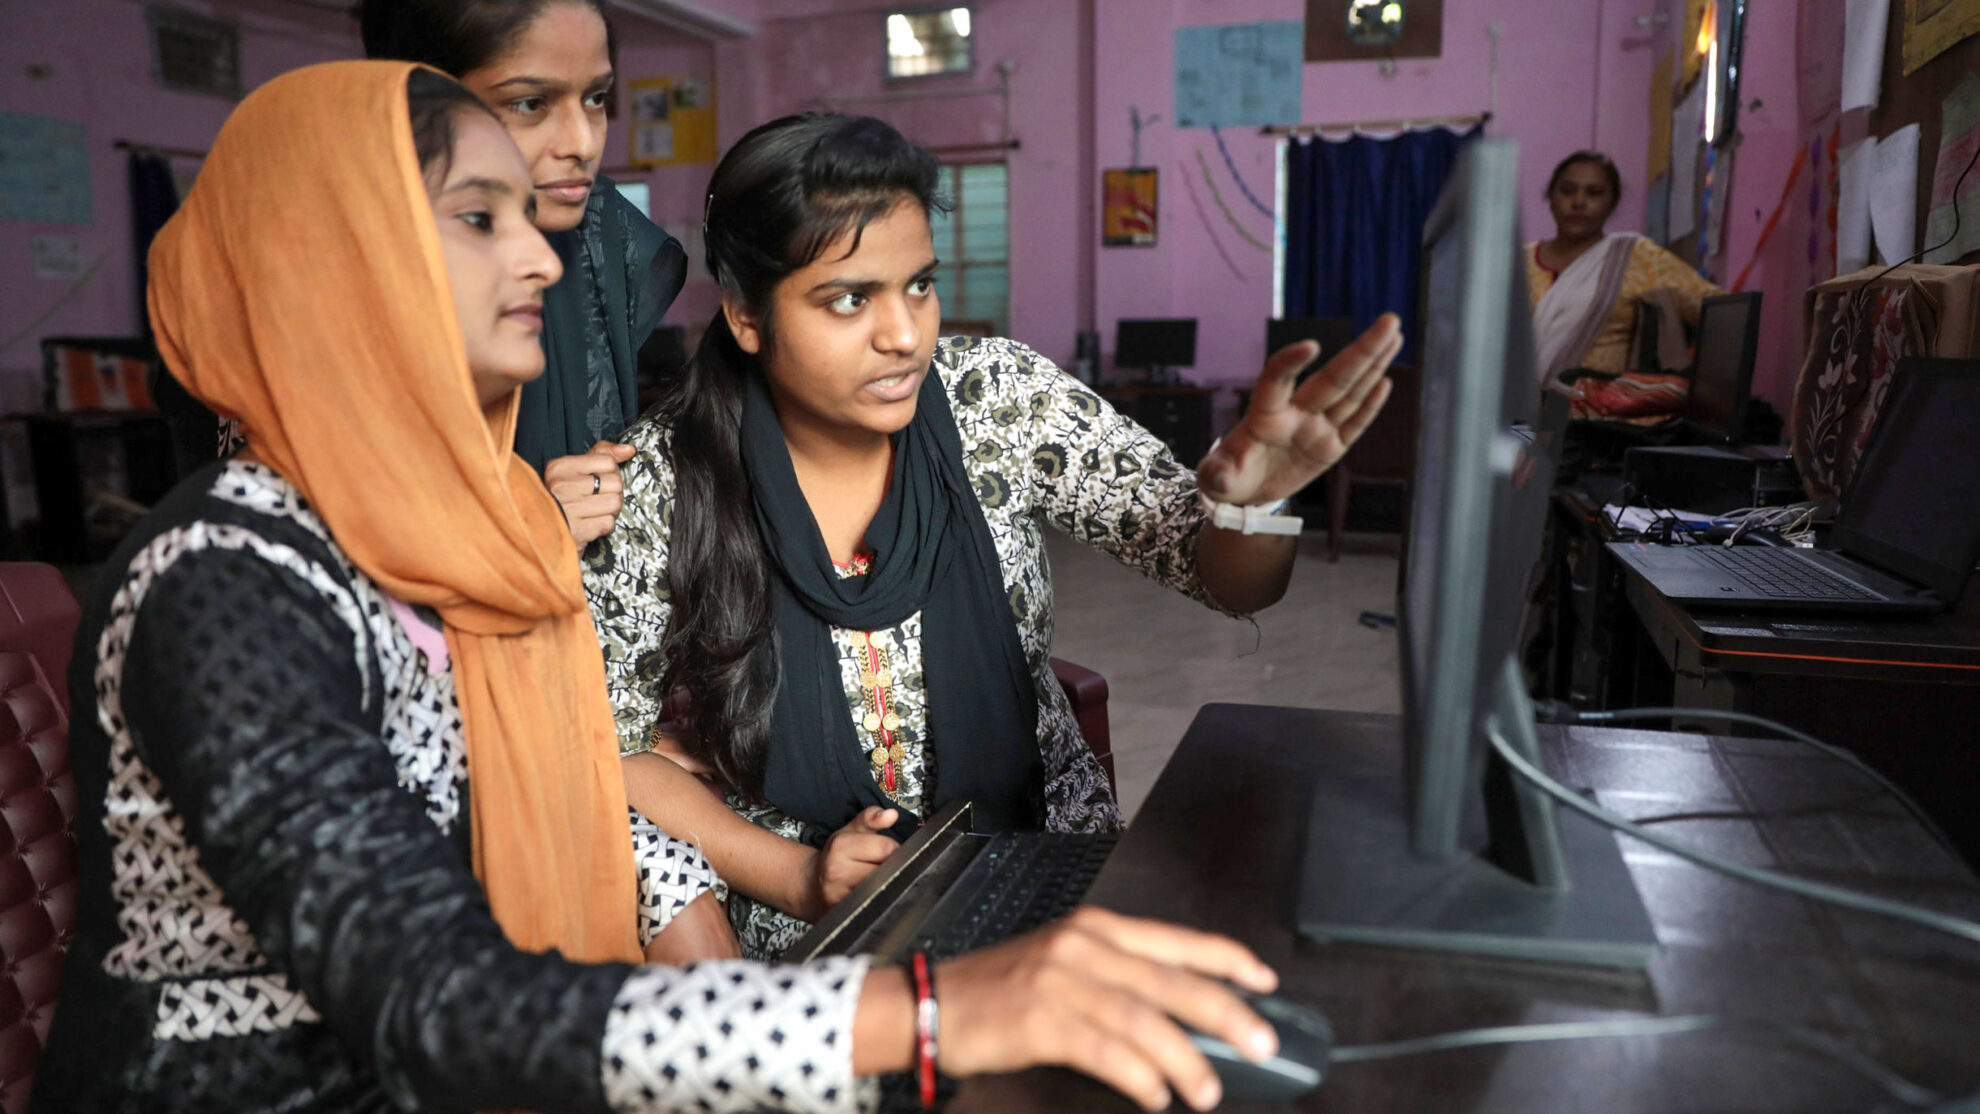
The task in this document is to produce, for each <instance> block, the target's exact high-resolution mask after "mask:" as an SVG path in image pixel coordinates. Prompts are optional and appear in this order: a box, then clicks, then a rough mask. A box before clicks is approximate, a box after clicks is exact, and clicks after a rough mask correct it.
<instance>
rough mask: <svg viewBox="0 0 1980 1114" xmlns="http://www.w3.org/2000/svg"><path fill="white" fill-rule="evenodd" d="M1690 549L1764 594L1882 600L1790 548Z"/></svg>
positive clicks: (1735, 547) (1789, 597) (1828, 598)
mask: <svg viewBox="0 0 1980 1114" xmlns="http://www.w3.org/2000/svg"><path fill="white" fill-rule="evenodd" d="M1691 552H1693V553H1696V554H1698V555H1699V556H1700V557H1701V558H1703V559H1705V560H1708V561H1710V562H1712V563H1713V564H1715V565H1717V566H1719V567H1720V568H1722V569H1724V570H1725V571H1726V572H1727V573H1728V574H1729V575H1731V576H1732V577H1733V578H1735V579H1737V580H1738V581H1739V582H1740V583H1741V584H1743V585H1745V586H1746V587H1747V588H1749V589H1751V590H1753V591H1755V592H1758V593H1760V594H1761V595H1764V596H1776V597H1780V598H1783V599H1808V600H1879V599H1883V598H1884V597H1882V596H1880V595H1878V594H1876V593H1875V592H1867V591H1864V590H1863V589H1862V588H1859V587H1857V586H1856V585H1854V584H1851V583H1850V582H1849V581H1847V580H1844V579H1843V578H1842V577H1840V576H1837V575H1836V574H1834V573H1832V572H1830V571H1829V570H1827V569H1825V568H1823V567H1821V566H1820V565H1817V564H1815V563H1814V562H1812V561H1806V560H1803V559H1801V558H1799V557H1797V556H1795V555H1794V554H1793V553H1791V552H1789V551H1788V550H1784V549H1771V548H1766V547H1762V546H1744V547H1741V546H1734V547H1731V548H1728V547H1726V546H1723V545H1713V546H1699V547H1697V548H1695V549H1693V550H1692V551H1691Z"/></svg>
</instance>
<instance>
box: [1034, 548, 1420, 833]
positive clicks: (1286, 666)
mask: <svg viewBox="0 0 1980 1114" xmlns="http://www.w3.org/2000/svg"><path fill="white" fill-rule="evenodd" d="M1047 533H1048V536H1049V537H1050V547H1049V548H1050V551H1051V557H1052V580H1053V586H1054V596H1055V599H1056V623H1057V636H1056V639H1055V641H1054V643H1053V653H1055V654H1057V655H1058V656H1059V657H1062V658H1065V659H1067V660H1069V661H1074V662H1078V663H1079V664H1080V665H1083V666H1086V667H1087V668H1088V669H1092V670H1095V671H1097V672H1098V673H1099V674H1100V675H1101V676H1103V677H1105V678H1106V679H1107V687H1108V689H1109V690H1110V694H1109V697H1108V704H1107V706H1108V718H1109V728H1110V733H1111V735H1112V737H1113V746H1114V766H1115V774H1116V776H1117V777H1118V778H1119V781H1120V795H1121V808H1122V810H1123V811H1124V812H1125V813H1126V814H1127V816H1128V817H1129V819H1132V818H1133V817H1134V813H1135V811H1136V810H1137V809H1139V808H1140V807H1141V802H1142V800H1143V799H1145V798H1146V797H1147V796H1148V791H1149V789H1151V788H1152V787H1153V786H1154V784H1155V779H1156V777H1157V776H1158V775H1159V774H1161V772H1162V766H1163V765H1164V764H1165V763H1166V762H1167V761H1168V760H1169V755H1170V754H1171V753H1172V752H1173V751H1174V750H1175V747H1176V744H1177V743H1179V742H1181V741H1182V736H1183V732H1184V731H1185V730H1187V729H1188V727H1189V724H1190V721H1191V720H1192V719H1194V718H1195V716H1196V711H1197V709H1198V708H1200V707H1202V706H1203V705H1204V704H1211V703H1220V702H1229V703H1242V704H1280V705H1289V706H1293V707H1303V708H1332V709H1340V710H1344V711H1360V712H1393V711H1396V710H1398V708H1399V707H1400V703H1399V697H1398V693H1397V667H1396V634H1395V630H1394V628H1392V627H1387V626H1385V627H1382V628H1381V629H1379V630H1371V629H1369V628H1368V627H1365V626H1362V625H1361V624H1360V623H1359V622H1358V621H1357V618H1358V616H1359V615H1360V614H1361V613H1362V612H1364V611H1374V612H1378V613H1381V614H1384V615H1392V614H1394V612H1395V584H1396V558H1395V556H1394V554H1393V551H1392V550H1393V536H1391V537H1390V538H1389V539H1386V540H1388V541H1390V543H1391V545H1390V551H1389V552H1368V551H1361V552H1350V553H1347V554H1345V555H1343V556H1342V558H1341V560H1340V562H1339V563H1338V564H1330V563H1329V562H1328V561H1327V559H1326V556H1325V553H1324V550H1323V546H1322V544H1321V541H1322V540H1321V538H1320V536H1318V535H1314V534H1309V535H1307V536H1306V537H1304V538H1302V539H1301V542H1300V555H1299V564H1298V566H1297V567H1296V568H1295V570H1294V572H1293V581H1292V586H1291V588H1290V589H1289V590H1288V591H1287V592H1286V598H1285V599H1283V600H1281V601H1280V602H1279V603H1278V604H1277V605H1276V606H1274V607H1272V608H1270V609H1268V610H1266V611H1264V612H1263V613H1261V614H1260V615H1259V617H1258V626H1257V628H1256V629H1255V630H1254V628H1253V627H1252V626H1251V624H1249V623H1246V622H1243V621H1241V620H1234V619H1227V618H1224V617H1223V616H1221V615H1219V614H1217V613H1216V612H1214V611H1209V610H1207V609H1205V608H1203V607H1202V606H1200V605H1198V604H1196V603H1193V602H1191V601H1190V600H1187V599H1184V598H1183V597H1181V596H1179V595H1176V594H1175V593H1174V592H1171V591H1169V590H1168V589H1166V588H1162V587H1159V586H1157V585H1156V584H1154V583H1153V582H1152V581H1149V580H1147V579H1145V578H1143V577H1142V576H1141V575H1140V574H1138V573H1135V572H1131V571H1129V570H1126V569H1123V568H1121V567H1120V566H1119V565H1116V564H1115V563H1114V562H1113V560H1112V559H1110V558H1108V557H1106V556H1104V555H1103V554H1100V553H1098V552H1096V551H1094V550H1091V549H1088V548H1087V547H1085V546H1083V545H1080V544H1078V543H1077V542H1073V541H1071V540H1069V539H1067V538H1065V537H1064V536H1062V535H1059V534H1056V533H1053V532H1050V531H1048V532H1047ZM1370 540H1371V541H1378V542H1379V540H1382V539H1373V538H1371V539H1370ZM1353 548H1356V549H1365V548H1369V547H1359V546H1357V547H1353ZM1372 548H1376V549H1380V548H1381V547H1380V546H1379V544H1378V545H1377V546H1375V547H1372Z"/></svg>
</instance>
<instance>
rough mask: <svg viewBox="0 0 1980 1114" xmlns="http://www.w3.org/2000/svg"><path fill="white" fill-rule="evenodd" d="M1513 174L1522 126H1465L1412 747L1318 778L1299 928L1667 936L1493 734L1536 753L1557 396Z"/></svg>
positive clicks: (1377, 939) (1430, 488)
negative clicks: (1493, 746)
mask: <svg viewBox="0 0 1980 1114" xmlns="http://www.w3.org/2000/svg"><path fill="white" fill-rule="evenodd" d="M1518 187H1519V178H1518V147H1517V145H1516V144H1514V143H1512V142H1510V141H1504V140H1480V141H1477V142H1474V143H1472V144H1469V145H1467V146H1466V147H1465V149H1464V151H1463V153H1462V154H1461V155H1460V157H1459V161H1458V167H1457V171H1456V173H1455V174H1454V176H1453V178H1452V180H1451V182H1450V184H1449V185H1448V186H1447V187H1446V189H1445V192H1444V195H1443V197H1442V198H1441V199H1440V201H1439V202H1438V205H1437V207H1436V209H1435V210H1434V211H1433V212H1432V214H1431V216H1430V219H1429V221H1428V222H1427V224H1426V225H1425V229H1424V268H1423V300H1422V304H1423V306H1424V307H1425V314H1424V317H1425V323H1426V324H1425V334H1424V348H1423V374H1422V417H1421V425H1420V432H1419V434H1418V441H1417V470H1416V484H1415V488H1414V490H1413V492H1412V500H1411V510H1410V533H1409V539H1408V554H1407V558H1406V567H1405V570H1404V575H1403V587H1402V598H1401V600H1400V601H1399V608H1398V623H1397V628H1398V632H1399V637H1400V640H1401V646H1400V649H1401V657H1402V675H1403V705H1404V714H1403V735H1404V740H1403V742H1404V745H1403V753H1402V755H1401V756H1400V757H1401V760H1400V762H1399V766H1400V769H1399V770H1398V771H1394V772H1386V780H1385V779H1384V776H1383V774H1381V773H1377V774H1374V775H1371V774H1370V773H1369V772H1368V771H1366V770H1364V769H1360V768H1350V767H1345V766H1344V767H1340V768H1335V769H1330V770H1328V771H1326V772H1323V774H1322V776H1321V777H1320V779H1319V781H1318V783H1317V785H1316V789H1315V796H1314V802H1313V811H1312V815H1311V823H1310V826H1309V829H1308V834H1307V840H1308V842H1307V854H1306V859H1305V861H1304V864H1303V867H1302V871H1303V873H1302V876H1301V878H1300V883H1299V884H1300V893H1299V898H1298V901H1299V928H1300V931H1301V932H1302V933H1303V934H1305V935H1307V936H1310V937H1315V938H1319V939H1322V940H1328V941H1353V942H1359V943H1373V944H1388V945H1397V946H1404V947H1420V948H1433V949H1439V950H1451V951H1466V952H1476V953H1484V954H1492V955H1501V956H1511V957H1520V958H1532V959H1546V960H1560V961H1570V962H1581V963H1598V964H1608V965H1618V966H1641V965H1642V964H1644V963H1645V962H1647V961H1648V957H1649V955H1650V953H1651V951H1652V950H1653V949H1654V947H1655V935H1654V933H1653V932H1652V930H1651V927H1650V921H1649V917H1648V915H1647V914H1646V913H1645V912H1644V909H1643V905H1642V901H1641V899H1640V898H1639V897H1638V895H1637V893H1636V890H1635V886H1634V884H1633V883H1632V881H1631V880H1630V877H1629V873H1628V870H1627V868H1625V867H1624V865H1623V862H1622V856H1621V852H1620V850H1619V849H1618V848H1617V846H1616V842H1615V839H1614V837H1613V835H1612V834H1611V833H1609V832H1608V831H1606V830H1604V829H1601V828H1598V827H1596V826H1594V825H1593V824H1591V823H1589V822H1588V821H1586V820H1583V819H1581V818H1580V817H1578V816H1569V817H1557V815H1556V811H1555V808H1554V805H1553V804H1552V802H1551V801H1549V800H1547V799H1546V798H1545V797H1544V796H1542V795H1541V794H1540V792H1539V791H1537V790H1535V789H1532V788H1531V787H1529V786H1526V785H1525V784H1524V783H1521V782H1518V781H1516V780H1515V779H1514V778H1513V777H1512V776H1511V775H1510V773H1509V772H1508V770H1507V769H1506V767H1505V766H1504V764H1503V762H1501V761H1500V760H1499V759H1498V758H1497V757H1496V755H1495V754H1494V753H1493V752H1492V751H1491V750H1490V748H1489V744H1488V740H1487V732H1497V733H1498V734H1499V735H1500V736H1501V737H1502V738H1505V739H1506V740H1507V741H1508V742H1509V743H1510V744H1511V745H1512V746H1514V747H1515V748H1517V749H1518V750H1519V751H1521V752H1522V753H1524V754H1525V755H1527V756H1528V757H1530V758H1533V759H1534V760H1536V761H1537V760H1538V751H1539V744H1538V740H1537V737H1536V733H1535V731H1534V726H1533V714H1532V708H1531V705H1530V703H1529V702H1528V700H1527V697H1526V693H1525V688H1524V683H1523V681H1522V679H1521V675H1520V670H1519V665H1518V661H1517V658H1516V655H1515V651H1516V648H1517V642H1518V636H1519V629H1520V625H1521V619H1522V617H1523V615H1524V610H1525V604H1526V599H1527V588H1528V585H1529V582H1530V580H1531V577H1532V575H1533V572H1534V569H1535V566H1536V565H1537V563H1538V561H1539V556H1540V532H1541V527H1542V524H1543V520H1544V517H1545V514H1546V505H1547V497H1548V491H1549V487H1550V485H1551V483H1552V478H1553V469H1554V463H1555V460H1556V459H1557V456H1558V452H1559V441H1560V438H1561V436H1562V433H1563V430H1564V427H1565V424H1566V413H1567V407H1566V406H1565V405H1564V404H1562V403H1563V400H1561V399H1550V400H1549V405H1546V406H1544V407H1543V406H1542V404H1541V395H1540V394H1539V393H1538V392H1537V391H1536V390H1535V388H1534V384H1535V382H1536V380H1537V378H1538V376H1537V375H1536V373H1535V368H1536V364H1537V359H1536V357H1535V354H1534V353H1535V347H1534V342H1533V334H1532V318H1531V303H1530V302H1529V300H1528V298H1527V294H1526V283H1525V277H1524V271H1523V265H1522V262H1521V260H1520V258H1519V242H1520V241H1519V234H1518V221H1517V217H1516V214H1517V210H1518V205H1519V193H1518ZM1570 877H1572V879H1573V884H1572V885H1570V884H1569V879H1570Z"/></svg>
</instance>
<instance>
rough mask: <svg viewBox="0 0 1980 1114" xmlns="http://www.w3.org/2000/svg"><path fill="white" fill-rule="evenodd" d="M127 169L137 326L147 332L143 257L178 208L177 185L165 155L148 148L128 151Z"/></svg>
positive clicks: (147, 279)
mask: <svg viewBox="0 0 1980 1114" xmlns="http://www.w3.org/2000/svg"><path fill="white" fill-rule="evenodd" d="M130 170H131V247H132V250H133V251H135V252H136V255H137V316H138V323H139V326H140V330H141V331H142V332H143V333H144V335H145V336H150V335H151V314H150V312H149V311H148V310H147V308H146V305H145V297H144V289H145V286H146V284H147V283H149V282H150V281H151V270H150V268H149V267H148V266H146V260H147V259H148V257H149V256H150V253H151V240H152V238H153V237H154V236H157V235H158V230H159V229H161V228H163V227H165V222H166V221H168V220H171V219H172V214H173V213H175V212H177V211H178V209H179V186H178V183H176V182H174V181H173V180H172V165H171V163H169V162H167V161H166V160H165V156H163V155H160V154H156V153H154V152H151V151H142V150H137V151H132V152H131V158H130Z"/></svg>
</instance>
